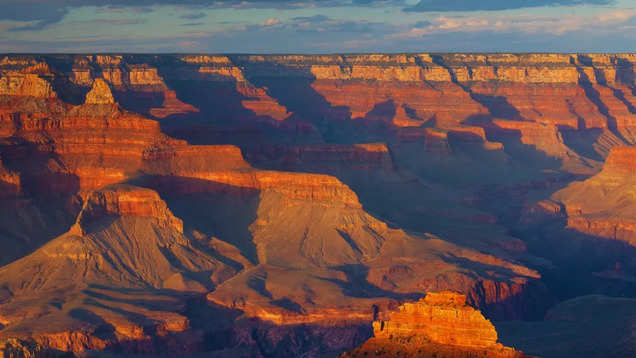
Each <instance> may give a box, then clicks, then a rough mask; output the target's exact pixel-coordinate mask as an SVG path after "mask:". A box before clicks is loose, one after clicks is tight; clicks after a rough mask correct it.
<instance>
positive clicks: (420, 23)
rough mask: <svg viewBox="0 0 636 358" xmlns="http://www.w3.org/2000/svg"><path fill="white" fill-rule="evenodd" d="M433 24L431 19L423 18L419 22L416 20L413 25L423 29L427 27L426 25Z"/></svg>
mask: <svg viewBox="0 0 636 358" xmlns="http://www.w3.org/2000/svg"><path fill="white" fill-rule="evenodd" d="M431 25H432V22H430V21H426V20H423V21H418V22H416V23H415V24H414V25H413V27H414V28H416V29H423V28H425V27H429V26H431Z"/></svg>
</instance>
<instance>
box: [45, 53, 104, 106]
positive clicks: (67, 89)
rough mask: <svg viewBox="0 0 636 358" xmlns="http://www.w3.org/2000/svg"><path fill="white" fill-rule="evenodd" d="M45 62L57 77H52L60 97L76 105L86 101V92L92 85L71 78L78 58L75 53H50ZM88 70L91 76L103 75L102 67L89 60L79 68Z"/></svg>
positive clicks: (54, 88)
mask: <svg viewBox="0 0 636 358" xmlns="http://www.w3.org/2000/svg"><path fill="white" fill-rule="evenodd" d="M44 60H45V62H46V63H47V64H48V65H49V67H50V68H51V70H52V71H53V73H54V74H55V77H54V78H52V79H51V81H50V82H51V85H52V86H53V90H55V93H57V96H58V98H60V99H61V100H62V101H64V102H66V103H70V104H72V105H74V106H77V105H80V104H83V103H84V99H85V98H86V93H88V91H90V89H91V86H90V85H88V86H81V85H78V84H76V83H75V82H74V81H73V79H71V78H70V76H72V74H73V68H74V67H75V65H76V58H75V56H73V55H49V56H46V57H44ZM78 69H80V70H84V71H88V72H89V73H90V76H91V78H98V77H101V76H102V75H101V69H99V68H98V67H97V66H95V64H93V63H91V62H88V61H87V63H86V65H85V66H82V67H80V68H78Z"/></svg>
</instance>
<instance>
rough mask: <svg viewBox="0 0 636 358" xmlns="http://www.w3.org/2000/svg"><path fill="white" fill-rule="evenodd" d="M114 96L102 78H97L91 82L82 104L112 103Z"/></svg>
mask: <svg viewBox="0 0 636 358" xmlns="http://www.w3.org/2000/svg"><path fill="white" fill-rule="evenodd" d="M114 103H115V98H114V97H113V93H112V92H111V91H110V86H108V83H106V81H105V80H104V79H103V78H97V79H95V81H94V82H93V87H92V88H91V90H90V91H89V92H88V93H87V94H86V101H85V102H84V104H114Z"/></svg>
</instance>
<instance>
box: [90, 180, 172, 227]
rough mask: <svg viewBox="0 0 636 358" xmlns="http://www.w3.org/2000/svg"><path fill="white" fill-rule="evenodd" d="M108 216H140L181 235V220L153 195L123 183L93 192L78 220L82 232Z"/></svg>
mask: <svg viewBox="0 0 636 358" xmlns="http://www.w3.org/2000/svg"><path fill="white" fill-rule="evenodd" d="M109 216H115V217H119V216H141V217H148V218H154V219H157V222H158V223H160V224H161V225H165V226H166V227H171V228H173V229H175V230H177V231H178V232H181V233H183V221H182V220H181V219H179V218H177V217H175V216H174V215H173V214H172V212H171V211H170V209H168V207H167V205H166V203H165V202H164V201H163V200H162V199H161V198H160V197H159V194H157V192H155V191H153V190H151V189H146V188H140V187H135V186H132V185H126V184H116V185H111V186H108V187H106V188H103V189H100V190H97V191H94V192H93V193H92V194H91V195H90V196H89V197H88V199H87V202H86V204H85V205H84V208H83V209H82V212H81V213H80V215H79V217H78V224H79V226H80V227H82V229H83V228H84V226H85V225H86V224H88V223H90V222H92V221H95V220H99V219H102V218H104V217H109Z"/></svg>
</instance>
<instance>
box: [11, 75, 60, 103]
mask: <svg viewBox="0 0 636 358" xmlns="http://www.w3.org/2000/svg"><path fill="white" fill-rule="evenodd" d="M0 95H8V96H23V97H35V98H56V97H57V94H56V93H55V91H54V90H53V87H52V86H51V84H50V83H49V82H48V81H47V80H45V79H43V78H41V77H40V76H38V75H37V74H34V73H18V72H12V73H8V74H6V75H4V76H2V78H0Z"/></svg>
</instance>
